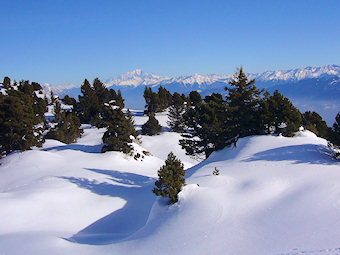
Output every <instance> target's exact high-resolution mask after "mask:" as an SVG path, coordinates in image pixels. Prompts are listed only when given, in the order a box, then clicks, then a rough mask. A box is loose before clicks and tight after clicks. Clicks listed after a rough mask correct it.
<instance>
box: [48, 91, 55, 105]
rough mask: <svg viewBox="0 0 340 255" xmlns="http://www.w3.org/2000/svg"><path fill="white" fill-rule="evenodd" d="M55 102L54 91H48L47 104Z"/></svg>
mask: <svg viewBox="0 0 340 255" xmlns="http://www.w3.org/2000/svg"><path fill="white" fill-rule="evenodd" d="M54 102H55V97H54V93H53V90H51V91H50V102H49V105H54Z"/></svg>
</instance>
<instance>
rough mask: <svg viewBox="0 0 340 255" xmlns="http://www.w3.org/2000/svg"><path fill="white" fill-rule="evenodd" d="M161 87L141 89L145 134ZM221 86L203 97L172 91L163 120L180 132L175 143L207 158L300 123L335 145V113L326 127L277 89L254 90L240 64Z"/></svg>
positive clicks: (338, 141) (338, 139)
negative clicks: (253, 137) (245, 139)
mask: <svg viewBox="0 0 340 255" xmlns="http://www.w3.org/2000/svg"><path fill="white" fill-rule="evenodd" d="M164 90H165V89H164V88H162V87H160V88H159V90H158V93H156V92H153V91H152V89H151V88H145V91H144V98H145V101H146V109H145V113H146V114H148V115H149V121H148V122H149V123H148V127H147V129H146V130H145V132H144V133H145V134H148V135H154V134H157V133H159V132H160V131H159V129H158V131H157V126H159V123H158V122H157V121H155V120H154V114H155V113H156V112H158V111H162V108H161V107H160V105H162V104H164V105H165V103H161V100H159V99H160V98H163V100H165V99H164V98H165V97H164V96H162V97H161V96H159V94H160V93H161V94H162V95H165V94H169V92H168V91H166V90H165V92H164ZM225 90H226V96H225V97H223V95H222V94H219V93H212V94H211V95H208V96H206V97H205V98H204V99H202V97H201V95H200V94H199V93H198V92H197V91H192V92H190V94H189V95H188V96H185V95H183V94H182V95H180V94H178V93H174V94H173V95H172V98H171V103H169V102H170V101H169V100H170V99H167V100H166V101H165V102H166V103H167V104H168V105H169V107H168V108H167V109H168V117H169V122H168V124H169V126H170V128H171V129H172V130H173V131H175V132H178V133H181V134H182V137H183V139H181V140H180V145H181V146H182V148H183V149H185V150H186V153H187V154H189V155H204V156H205V157H208V156H209V155H210V154H211V153H212V152H213V151H216V150H220V149H223V148H224V147H226V146H231V145H236V144H237V141H238V140H239V139H240V138H242V137H246V136H251V135H264V134H282V135H283V136H293V134H294V133H295V132H296V131H298V129H299V127H301V126H303V127H304V128H305V129H308V130H310V131H312V132H314V133H315V134H316V135H318V136H320V137H322V138H325V139H327V140H329V141H330V142H331V143H333V144H334V145H337V146H340V133H339V125H340V122H339V121H340V112H339V114H338V115H337V117H336V121H335V123H334V125H333V127H332V128H331V127H328V126H327V124H326V122H325V121H324V120H323V119H322V117H321V116H320V115H319V114H318V113H316V112H311V111H306V112H305V113H301V112H300V111H299V110H298V109H297V108H296V107H295V106H294V105H293V103H292V102H291V101H290V100H289V99H288V98H286V97H284V96H283V95H282V94H281V93H279V92H278V91H274V93H273V94H272V95H271V94H270V93H269V92H267V91H265V90H260V89H258V88H257V87H256V86H255V80H249V79H248V77H247V76H246V74H245V73H244V72H243V69H242V67H241V68H240V69H239V70H238V71H237V73H236V74H235V75H234V76H233V77H232V78H231V80H230V82H229V86H227V87H225ZM152 98H156V99H157V100H153V99H152ZM151 124H152V125H151ZM149 130H151V131H150V132H148V131H149Z"/></svg>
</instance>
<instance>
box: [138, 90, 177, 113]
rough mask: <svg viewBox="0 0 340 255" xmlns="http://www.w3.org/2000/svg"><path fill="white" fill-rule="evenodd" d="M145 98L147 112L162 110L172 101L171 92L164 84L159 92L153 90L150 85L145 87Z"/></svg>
mask: <svg viewBox="0 0 340 255" xmlns="http://www.w3.org/2000/svg"><path fill="white" fill-rule="evenodd" d="M144 99H145V113H146V114H151V113H156V112H162V111H164V110H165V109H166V108H168V107H169V106H170V105H171V103H172V95H171V93H170V92H169V91H168V90H166V89H165V88H163V87H162V86H160V88H159V89H158V93H156V92H153V91H152V89H151V88H150V87H145V90H144Z"/></svg>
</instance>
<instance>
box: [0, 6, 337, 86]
mask: <svg viewBox="0 0 340 255" xmlns="http://www.w3.org/2000/svg"><path fill="white" fill-rule="evenodd" d="M0 10H1V25H0V34H1V36H0V76H1V77H0V79H2V77H3V76H5V75H6V76H9V77H11V78H13V79H17V80H20V79H29V80H32V81H37V82H40V83H45V82H48V83H51V84H54V85H64V84H71V83H74V84H81V83H82V81H83V80H84V78H88V79H90V80H92V79H93V78H95V77H99V78H101V79H106V78H109V77H112V76H116V75H119V74H121V73H125V72H128V71H132V70H134V69H137V68H139V69H143V70H144V71H146V72H149V73H156V74H159V75H170V76H177V75H184V74H194V73H201V74H209V73H234V71H235V70H236V67H238V66H240V65H241V64H242V65H243V67H244V69H245V71H246V72H262V71H266V70H277V69H290V68H298V67H305V66H320V65H325V64H340V63H339V59H340V15H339V12H340V1H339V0H333V1H330V0H322V1H321V0H295V1H293V0H292V1H288V0H286V1H281V0H272V1H269V0H268V1H265V0H264V1H254V0H252V1H236V0H234V1H227V0H224V1H222V0H209V1H199V0H195V1H191V0H190V1H185V0H182V1H177V0H152V1H148V0H145V1H143V0H135V1H132V0H131V1H129V0H125V1H123V0H116V1H115V0H111V1H109V0H107V1H104V0H97V1H95V0H92V1H86V0H85V1H84V0H83V1H72V0H67V1H64V0H43V1H39V0H34V1H33V0H32V1H30V0H23V1H16V0H0Z"/></svg>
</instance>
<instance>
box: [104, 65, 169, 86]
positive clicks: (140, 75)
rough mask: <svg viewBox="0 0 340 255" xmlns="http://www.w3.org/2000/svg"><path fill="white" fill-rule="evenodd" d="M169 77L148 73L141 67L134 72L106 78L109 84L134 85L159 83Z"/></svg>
mask: <svg viewBox="0 0 340 255" xmlns="http://www.w3.org/2000/svg"><path fill="white" fill-rule="evenodd" d="M167 79H169V78H168V77H160V76H158V75H155V74H148V73H146V72H144V71H142V70H141V69H136V70H134V71H132V72H127V73H125V74H122V75H119V76H117V77H113V78H110V79H108V80H106V82H105V83H106V85H107V86H112V85H117V86H134V87H137V86H139V85H153V84H157V83H159V82H161V81H163V80H167Z"/></svg>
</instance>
